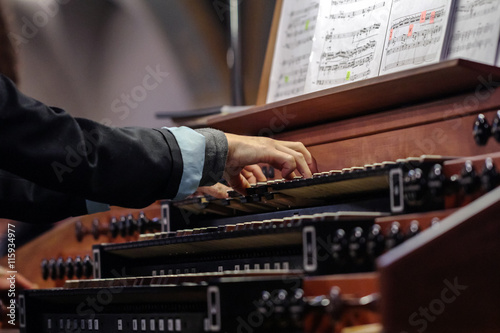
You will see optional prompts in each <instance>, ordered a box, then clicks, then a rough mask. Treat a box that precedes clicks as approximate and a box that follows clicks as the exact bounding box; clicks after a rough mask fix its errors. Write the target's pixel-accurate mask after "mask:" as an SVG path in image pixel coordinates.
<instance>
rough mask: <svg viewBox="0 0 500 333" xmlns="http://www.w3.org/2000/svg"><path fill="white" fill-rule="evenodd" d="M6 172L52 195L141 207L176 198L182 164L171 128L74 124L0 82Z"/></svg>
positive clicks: (0, 148)
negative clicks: (62, 194)
mask: <svg viewBox="0 0 500 333" xmlns="http://www.w3.org/2000/svg"><path fill="white" fill-rule="evenodd" d="M0 169H2V170H5V171H8V172H10V173H13V174H15V175H17V176H19V177H21V178H24V179H26V180H29V181H30V182H33V183H36V184H37V185H39V186H42V187H44V188H46V189H49V190H52V191H56V192H61V193H65V194H67V195H71V196H74V197H80V198H86V199H89V200H93V201H97V202H105V203H108V204H110V205H117V206H122V207H131V208H132V207H133V208H140V207H145V206H147V205H149V204H151V203H152V202H154V201H155V200H159V199H169V198H173V197H175V195H176V193H177V191H178V187H179V183H180V179H181V176H182V170H183V162H182V156H181V153H180V151H179V146H178V144H177V142H176V139H175V137H174V136H173V135H172V134H171V133H170V132H169V131H168V130H166V129H148V128H137V127H134V128H113V127H107V126H104V125H102V124H99V123H96V122H94V121H91V120H88V119H79V118H73V117H72V116H70V115H69V114H68V113H66V112H65V111H64V110H61V109H59V108H51V107H48V106H46V105H44V104H42V103H40V102H38V101H36V100H34V99H32V98H29V97H27V96H25V95H23V94H22V93H20V92H19V91H18V90H17V88H16V87H15V86H14V84H13V83H12V82H11V81H10V80H9V79H7V78H6V77H4V76H0ZM0 190H1V189H0Z"/></svg>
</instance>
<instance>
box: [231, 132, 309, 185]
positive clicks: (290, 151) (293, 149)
mask: <svg viewBox="0 0 500 333" xmlns="http://www.w3.org/2000/svg"><path fill="white" fill-rule="evenodd" d="M226 138H227V142H228V146H229V148H228V153H227V160H226V168H225V170H224V178H225V179H226V180H227V182H228V184H229V186H231V187H232V188H233V189H234V190H236V191H238V192H240V193H242V194H245V191H246V190H245V189H246V188H248V187H250V183H249V181H248V180H247V177H245V173H246V171H248V170H247V169H246V168H245V167H247V166H249V165H253V164H257V163H267V164H270V165H271V166H273V167H274V168H276V169H278V170H280V171H281V174H282V175H283V177H284V178H287V179H291V178H293V177H295V175H296V173H295V171H297V172H299V173H300V174H301V175H302V176H303V177H305V178H310V177H312V174H313V172H317V166H316V161H315V160H314V158H313V157H312V155H311V153H310V152H309V151H308V150H307V149H306V147H305V146H304V145H303V144H302V143H300V142H289V141H279V140H273V139H270V138H265V137H249V136H241V135H235V134H228V133H226ZM244 170H245V171H244ZM246 175H248V174H246ZM262 176H264V175H262ZM259 177H260V176H259ZM264 179H265V177H264ZM259 181H261V180H259ZM262 181H264V180H262Z"/></svg>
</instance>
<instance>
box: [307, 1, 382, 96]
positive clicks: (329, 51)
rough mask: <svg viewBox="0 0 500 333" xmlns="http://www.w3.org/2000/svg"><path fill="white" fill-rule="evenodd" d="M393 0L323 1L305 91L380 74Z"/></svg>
mask: <svg viewBox="0 0 500 333" xmlns="http://www.w3.org/2000/svg"><path fill="white" fill-rule="evenodd" d="M390 7H391V1H389V0H387V1H380V0H379V1H373V0H336V1H321V2H320V6H319V14H318V17H320V18H321V19H320V20H318V21H317V22H316V34H315V40H316V41H319V42H317V43H314V44H313V49H312V52H311V65H310V68H309V72H308V74H307V80H306V92H309V91H315V90H320V89H325V88H329V87H333V86H336V85H340V84H345V83H349V82H354V81H356V80H361V79H366V78H368V77H372V76H375V75H377V74H378V71H379V66H380V59H381V55H382V50H383V45H384V38H385V31H386V30H387V22H388V17H389V12H390Z"/></svg>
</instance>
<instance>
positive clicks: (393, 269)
mask: <svg viewBox="0 0 500 333" xmlns="http://www.w3.org/2000/svg"><path fill="white" fill-rule="evenodd" d="M499 84H500V69H499V68H495V67H490V66H486V65H481V64H477V63H473V62H469V61H464V60H452V61H447V62H443V63H440V64H436V65H431V66H426V67H422V68H419V69H415V70H411V71H406V72H401V73H396V74H391V75H386V76H382V77H378V78H375V79H369V80H366V81H363V82H358V83H352V84H350V85H346V86H342V87H337V88H332V89H328V90H325V91H321V92H317V93H312V94H308V95H304V96H301V97H296V98H292V99H288V100H285V101H281V102H276V103H272V104H268V105H263V106H257V107H254V108H252V109H250V110H247V111H243V112H241V113H238V114H231V115H225V116H216V117H212V118H210V119H209V122H208V124H209V126H211V127H215V128H219V129H221V130H224V131H228V132H234V133H238V134H249V135H269V136H272V137H274V138H277V139H283V140H294V141H302V142H303V143H304V144H305V145H306V146H307V147H308V149H309V150H310V151H311V152H312V154H313V155H314V156H315V157H316V160H317V162H318V167H319V169H320V171H321V173H318V174H315V175H314V178H312V179H295V180H291V181H280V180H276V181H269V182H267V183H264V184H256V185H255V186H254V187H252V188H251V189H249V193H248V195H247V196H237V195H234V196H233V197H231V198H229V199H225V200H220V199H214V198H209V197H195V198H191V199H187V200H183V201H179V202H164V203H163V206H164V209H162V214H163V216H162V218H163V219H166V220H167V221H166V225H165V228H164V230H163V231H162V232H157V233H154V234H147V235H143V236H141V238H140V240H139V241H135V242H127V243H117V244H100V245H95V246H94V247H93V249H92V251H93V256H94V257H93V259H94V276H93V279H88V280H75V281H68V282H67V283H66V285H65V288H63V289H47V290H31V291H27V292H26V293H25V294H24V295H23V296H22V298H21V299H20V305H21V310H20V311H21V314H20V315H21V317H20V324H21V331H22V332H28V333H29V332H40V331H42V332H47V333H56V332H57V333H59V332H66V331H71V332H73V331H78V332H87V331H88V332H95V331H103V332H104V331H105V332H163V331H165V332H181V331H182V332H357V331H359V332H382V331H383V332H388V333H390V332H403V331H405V332H423V331H426V332H498V330H499V329H500V322H499V319H498V316H497V314H498V310H499V307H500V306H499V305H498V301H497V299H496V297H497V295H499V292H500V290H499V287H498V283H497V282H498V281H499V275H500V270H499V269H498V268H497V263H498V259H499V258H498V256H499V255H498V253H500V251H499V250H500V245H499V243H498V242H497V238H498V233H499V225H498V223H497V221H496V219H497V218H496V216H497V215H496V214H497V213H498V211H499V209H500V192H499V191H500V190H499V189H498V188H496V187H497V185H498V183H499V182H500V179H499V176H498V174H497V167H498V165H500V164H499V163H500V154H499V151H500V128H499V127H498V126H499V123H500V118H499V117H500V114H499V113H497V111H498V109H500V91H499V90H498V88H497V87H498V85H499ZM423 155H425V156H423ZM263 168H264V170H265V171H266V172H267V173H268V176H270V177H271V178H273V177H274V178H276V179H279V178H280V177H279V175H278V174H274V175H273V173H274V170H272V169H271V168H270V167H268V166H263ZM166 207H168V209H166ZM325 244H326V245H325ZM89 300H90V301H92V302H90V301H89ZM40 327H42V330H40Z"/></svg>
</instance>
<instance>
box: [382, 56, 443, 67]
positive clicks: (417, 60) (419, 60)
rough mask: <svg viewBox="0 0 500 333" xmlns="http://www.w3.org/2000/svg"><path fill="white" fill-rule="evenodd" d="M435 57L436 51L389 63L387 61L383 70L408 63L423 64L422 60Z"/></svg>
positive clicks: (426, 60) (430, 59)
mask: <svg viewBox="0 0 500 333" xmlns="http://www.w3.org/2000/svg"><path fill="white" fill-rule="evenodd" d="M436 57H437V53H430V54H426V55H423V56H419V57H411V58H408V59H403V60H397V61H394V62H391V63H388V64H386V65H385V66H384V70H391V69H393V68H397V67H401V66H407V65H410V64H414V65H418V64H423V63H424V62H429V61H433V60H434V59H435V58H436Z"/></svg>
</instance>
